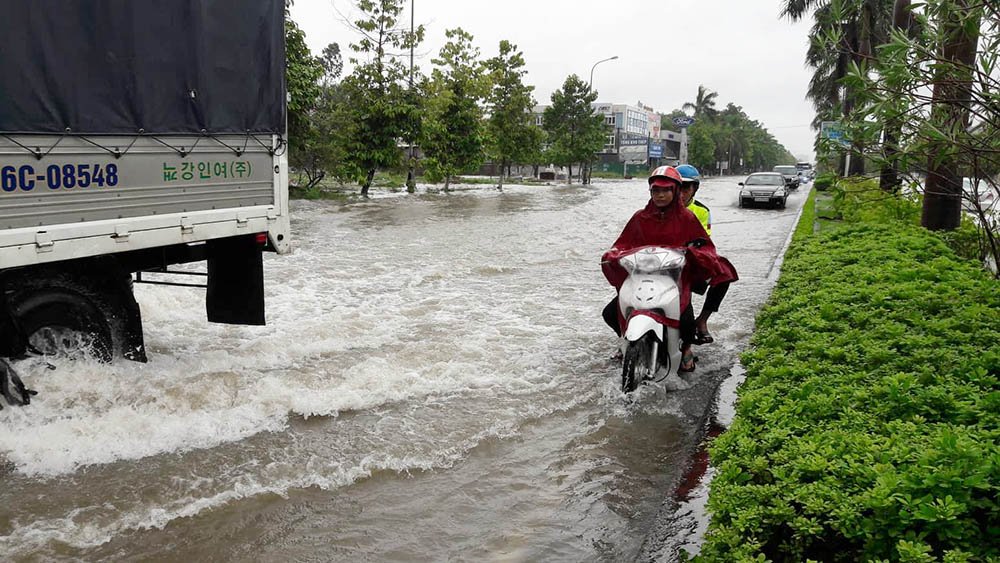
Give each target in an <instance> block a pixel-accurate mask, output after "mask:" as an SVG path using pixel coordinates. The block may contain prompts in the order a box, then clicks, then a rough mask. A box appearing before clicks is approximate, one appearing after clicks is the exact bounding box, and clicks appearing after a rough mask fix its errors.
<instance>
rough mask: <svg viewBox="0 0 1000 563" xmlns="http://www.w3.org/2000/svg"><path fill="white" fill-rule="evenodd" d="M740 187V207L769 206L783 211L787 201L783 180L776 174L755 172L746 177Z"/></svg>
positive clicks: (786, 191) (785, 186)
mask: <svg viewBox="0 0 1000 563" xmlns="http://www.w3.org/2000/svg"><path fill="white" fill-rule="evenodd" d="M739 185H740V199H739V206H740V207H755V206H758V205H769V206H771V207H776V208H778V209H784V208H785V203H786V202H787V201H788V187H787V183H786V182H785V178H784V177H782V175H781V174H779V173H777V172H756V173H754V174H751V175H749V176H747V178H746V180H744V181H742V182H740V183H739Z"/></svg>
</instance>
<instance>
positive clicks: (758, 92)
mask: <svg viewBox="0 0 1000 563" xmlns="http://www.w3.org/2000/svg"><path fill="white" fill-rule="evenodd" d="M413 5H414V9H415V19H416V23H417V25H420V24H423V25H424V26H425V28H426V31H427V34H426V37H425V40H424V43H423V44H422V45H421V46H420V47H419V48H418V52H417V63H416V64H417V66H419V67H421V69H422V70H423V71H424V72H425V73H426V72H428V71H429V69H430V67H431V66H432V65H431V62H430V60H431V59H432V58H433V57H434V56H436V55H437V52H438V50H439V49H440V48H441V46H442V45H443V44H444V43H445V36H444V33H445V30H446V29H452V28H455V27H461V28H462V29H464V30H465V31H467V32H469V33H471V34H472V35H473V36H474V37H475V40H474V44H475V45H476V46H477V47H479V49H480V53H481V56H482V58H484V59H485V58H489V57H492V56H494V55H496V54H497V52H498V45H499V42H500V41H501V40H502V39H507V40H508V41H510V42H512V43H514V44H515V45H517V46H518V47H519V48H520V49H521V51H522V52H523V53H524V59H525V63H526V66H527V70H528V75H527V78H526V82H527V83H528V84H531V85H533V86H535V92H534V93H535V99H536V100H537V101H538V103H541V104H547V103H549V96H550V95H551V94H552V92H553V91H554V90H556V89H558V88H560V87H561V86H562V84H563V82H564V81H565V80H566V77H567V76H569V75H570V74H576V75H578V76H580V77H581V78H582V79H583V80H588V79H589V77H590V72H591V68H592V67H593V65H594V63H595V62H597V61H599V60H601V59H605V58H608V57H611V56H613V55H618V59H617V60H613V61H607V62H604V63H601V64H599V65H598V66H597V67H596V68H595V69H594V88H595V89H597V90H598V92H599V96H598V101H601V102H609V103H627V104H635V103H636V102H640V101H641V102H642V103H643V104H645V105H648V106H652V107H653V109H655V110H656V111H658V112H660V113H669V112H670V111H671V110H673V109H677V108H680V107H681V105H682V104H684V102H688V101H694V98H695V95H696V94H697V91H698V85H699V84H704V85H705V86H706V87H708V88H709V89H711V90H714V91H716V92H718V94H719V96H718V99H717V102H718V103H717V105H718V107H719V108H720V109H721V108H724V107H725V106H726V104H727V103H729V102H733V103H735V104H736V105H739V106H742V107H743V111H745V112H746V113H747V114H748V115H749V116H750V117H751V118H752V119H756V120H758V121H760V122H761V123H763V124H764V126H765V127H767V129H768V131H770V132H771V133H772V134H773V135H774V136H775V137H776V138H777V139H778V141H779V142H781V143H782V144H784V145H785V147H786V148H787V149H788V150H789V151H791V152H792V154H794V155H796V156H797V157H799V158H804V159H808V160H812V159H813V158H812V155H813V151H812V144H813V138H814V132H813V131H812V129H810V127H809V123H810V122H811V121H812V119H813V116H814V112H813V109H812V105H811V104H810V102H809V101H808V100H806V98H805V92H806V87H807V85H808V82H809V76H810V74H811V73H810V71H809V70H808V69H807V68H806V66H805V63H804V60H805V52H806V48H807V46H808V40H807V38H806V36H807V33H808V31H809V27H810V25H811V23H810V22H809V21H802V22H798V23H791V22H790V21H788V20H787V19H779V18H778V12H779V9H780V6H781V0H615V1H611V2H593V1H587V0H491V1H487V0H413ZM407 6H409V2H407ZM291 14H292V19H293V20H295V22H296V23H297V24H298V25H299V27H300V28H302V30H303V31H305V33H306V41H307V42H308V44H309V47H310V49H311V50H312V51H313V53H314V54H317V55H318V54H319V53H320V51H322V49H323V47H325V46H326V45H327V44H329V43H333V42H336V43H339V44H340V47H341V50H342V52H343V53H345V57H344V59H345V63H346V60H347V56H348V55H349V53H350V49H349V47H348V45H349V44H350V43H352V42H355V41H356V38H357V36H356V35H355V34H354V32H353V31H352V30H351V29H350V27H349V26H348V25H347V24H346V23H345V22H344V20H345V19H348V20H355V19H358V16H359V15H360V14H359V12H358V11H357V9H356V8H355V4H354V2H353V1H352V0H295V4H294V5H293V6H292V10H291ZM402 20H403V24H404V25H406V26H409V21H410V16H409V8H407V11H406V12H405V13H404V14H403V16H402ZM349 71H350V68H349V65H346V64H345V73H347V72H349Z"/></svg>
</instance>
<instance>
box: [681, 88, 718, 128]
mask: <svg viewBox="0 0 1000 563" xmlns="http://www.w3.org/2000/svg"><path fill="white" fill-rule="evenodd" d="M718 95H719V94H718V92H713V91H712V90H709V89H708V88H705V85H704V84H699V85H698V95H697V96H696V97H695V99H694V103H691V102H685V103H684V105H683V106H681V109H683V110H693V111H694V116H695V117H704V118H706V119H708V120H709V121H711V120H712V119H714V118H715V114H716V113H718V112H717V111H716V109H715V98H716V97H718Z"/></svg>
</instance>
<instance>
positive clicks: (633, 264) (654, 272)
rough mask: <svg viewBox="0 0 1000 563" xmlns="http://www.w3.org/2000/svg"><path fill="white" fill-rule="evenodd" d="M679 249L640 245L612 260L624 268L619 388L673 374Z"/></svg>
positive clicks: (625, 389) (627, 388)
mask: <svg viewBox="0 0 1000 563" xmlns="http://www.w3.org/2000/svg"><path fill="white" fill-rule="evenodd" d="M684 255H685V250H684V249H683V248H665V247H659V246H645V247H640V248H637V249H634V250H630V251H628V252H626V253H623V254H621V255H619V256H617V257H615V258H614V259H615V260H617V262H618V264H619V265H620V266H621V267H622V268H623V269H625V271H626V272H628V278H626V280H625V283H623V284H622V286H621V288H620V289H619V290H618V306H619V308H620V309H621V314H622V317H623V318H624V319H625V326H624V328H623V330H622V336H623V340H622V356H623V361H622V392H623V393H631V392H632V391H635V390H636V389H637V388H638V386H639V385H640V384H641V383H643V382H646V381H657V382H662V381H664V380H665V379H666V378H667V377H669V376H671V375H675V376H676V375H677V369H678V368H679V367H680V364H681V337H680V318H681V308H680V303H681V293H680V287H679V286H678V284H679V283H680V276H681V271H682V269H683V268H684Z"/></svg>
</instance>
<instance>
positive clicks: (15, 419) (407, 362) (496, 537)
mask: <svg viewBox="0 0 1000 563" xmlns="http://www.w3.org/2000/svg"><path fill="white" fill-rule="evenodd" d="M737 181H738V180H737V179H735V178H722V179H717V180H709V181H707V182H705V183H704V184H703V187H702V189H701V191H700V192H699V194H698V196H699V197H698V198H699V199H700V200H701V201H703V202H705V203H706V204H707V205H709V206H710V207H711V208H712V211H713V219H714V225H713V226H714V229H713V238H714V239H715V240H716V244H717V245H718V247H719V249H720V251H721V253H723V254H725V255H726V256H728V257H729V258H730V259H731V260H732V261H733V263H734V264H735V265H736V267H737V269H738V270H739V272H740V276H741V278H742V279H741V281H739V282H738V283H736V284H734V285H733V287H732V289H731V290H730V292H729V296H728V297H727V298H726V301H725V303H724V304H723V308H722V310H721V311H720V312H719V313H718V314H716V315H715V316H713V317H712V321H711V328H712V331H713V333H714V334H715V336H716V341H717V342H716V344H713V345H709V346H704V347H702V348H701V349H699V350H698V354H699V356H701V362H700V363H699V367H698V371H697V372H695V374H694V377H693V378H692V379H691V383H692V386H691V388H689V389H687V390H684V391H678V392H673V393H669V394H667V393H664V391H663V390H662V389H657V388H655V387H646V388H643V389H641V390H640V392H639V393H638V399H637V400H636V401H635V403H631V404H630V403H627V402H625V401H623V399H622V396H621V394H620V393H619V391H618V389H619V377H620V374H619V369H620V366H619V364H618V363H617V362H614V361H611V360H610V359H609V357H610V355H611V353H612V352H613V349H614V346H615V340H614V337H613V334H612V333H611V332H610V330H608V329H607V327H606V326H605V325H604V323H603V321H602V320H601V318H600V311H601V308H602V307H603V306H604V304H605V303H606V302H607V301H608V300H609V299H610V298H611V297H612V296H613V289H612V288H611V287H609V286H607V285H606V282H605V281H604V278H603V276H602V275H601V272H600V268H599V263H598V261H599V258H600V255H601V253H602V252H603V250H604V249H605V248H606V247H607V246H609V245H610V243H611V242H612V241H613V240H614V239H615V238H616V237H617V235H618V233H619V232H620V230H621V227H622V226H623V225H624V223H625V221H626V220H627V219H628V217H629V216H630V215H631V214H632V212H634V211H635V210H636V209H637V208H639V207H641V206H642V205H643V204H644V203H645V201H646V191H645V181H644V180H641V179H640V180H633V181H603V182H600V183H597V184H595V185H593V186H585V187H584V186H506V187H505V189H504V191H503V192H498V191H496V190H494V189H492V188H489V187H485V186H464V187H465V188H467V189H464V190H461V191H457V192H454V193H449V194H444V193H418V194H415V195H406V194H388V193H386V194H376V197H374V198H372V199H371V200H368V201H361V202H348V203H343V202H294V204H293V232H294V234H295V241H296V243H295V244H296V251H295V252H294V253H293V254H292V255H289V256H267V257H266V260H265V279H266V289H267V306H268V312H267V316H268V326H266V327H235V326H223V325H210V324H208V323H207V322H206V321H205V313H204V308H203V307H204V306H203V295H201V294H200V293H198V292H199V291H203V290H198V289H180V288H170V287H162V286H137V288H136V294H137V295H136V297H137V299H138V301H139V303H140V306H141V307H142V311H143V317H144V325H145V329H146V343H147V346H148V348H149V356H150V362H149V363H148V364H144V365H140V364H133V363H129V362H119V363H116V364H114V365H111V366H107V365H101V364H99V363H96V362H87V361H83V362H77V363H70V362H65V361H64V362H59V361H54V362H53V363H54V364H56V366H55V367H56V369H55V370H50V369H48V368H47V367H46V366H45V365H44V363H43V362H41V361H40V360H27V361H24V362H21V363H19V364H18V366H17V367H18V369H19V371H20V372H21V373H22V375H23V376H24V379H25V381H26V383H28V384H29V386H30V387H33V388H34V389H36V390H38V392H39V396H38V397H36V399H35V400H34V401H33V402H32V404H31V406H30V407H28V408H23V409H14V408H6V409H4V410H3V411H0V428H3V429H4V431H3V432H2V435H0V478H2V482H3V485H4V486H3V487H2V488H0V558H2V559H4V560H11V559H13V560H59V559H65V560H70V559H87V560H98V559H114V560H192V559H197V560H212V561H243V560H249V559H252V560H258V561H286V560H322V561H348V560H363V561H369V560H378V561H429V560H463V561H481V560H487V561H539V560H547V561H622V560H632V559H635V558H636V557H637V556H638V555H639V554H640V553H643V554H646V555H643V556H642V557H655V558H659V559H664V558H666V559H669V558H670V557H672V553H674V550H675V548H674V547H673V546H674V545H675V544H676V542H664V541H659V543H658V545H659V547H656V546H654V547H653V548H650V547H649V540H648V539H647V538H648V537H649V536H650V535H651V534H652V535H654V536H655V535H657V534H658V531H657V526H659V525H660V524H659V522H660V520H661V519H662V514H661V507H662V504H663V502H664V498H667V497H669V496H670V495H671V494H672V491H673V489H674V488H675V487H676V486H677V484H678V482H679V481H680V479H681V477H682V474H683V472H684V470H685V469H686V465H687V463H688V461H689V458H690V456H691V454H692V452H693V449H694V447H695V446H696V445H697V441H698V439H699V438H700V436H701V435H703V433H704V431H705V426H706V421H707V418H708V417H710V416H711V414H712V412H711V411H712V404H713V400H714V398H715V395H716V389H717V388H718V386H719V384H720V382H722V381H723V380H724V379H726V378H727V376H728V375H729V370H730V367H731V365H732V363H733V362H734V360H735V357H736V355H737V354H738V352H739V351H740V350H742V348H743V347H744V346H745V345H746V341H747V338H748V337H749V335H750V333H751V331H752V328H753V317H754V314H755V313H756V311H757V310H758V309H759V308H760V306H761V305H762V303H763V301H764V300H765V299H766V298H767V295H768V294H769V292H770V289H771V287H772V286H773V283H774V279H775V276H776V272H777V270H776V268H775V263H776V260H777V259H778V258H779V255H780V253H781V250H782V248H783V245H784V243H785V241H786V239H787V237H788V235H789V233H790V231H791V229H792V228H793V226H794V219H795V217H796V215H797V212H798V209H799V208H800V207H801V204H802V200H803V199H804V198H805V193H804V192H805V189H803V190H801V191H802V192H803V193H798V194H793V195H792V196H791V197H790V198H789V202H788V209H786V210H783V211H778V210H743V209H738V208H737V206H736V193H737V190H738V187H737V186H736V182H737ZM460 187H462V186H460ZM696 305H700V300H698V301H696ZM678 533H679V534H681V535H683V534H684V533H686V532H684V530H679V531H678ZM644 545H645V546H646V547H643V546H644ZM650 553H652V554H654V555H649V554H650Z"/></svg>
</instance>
